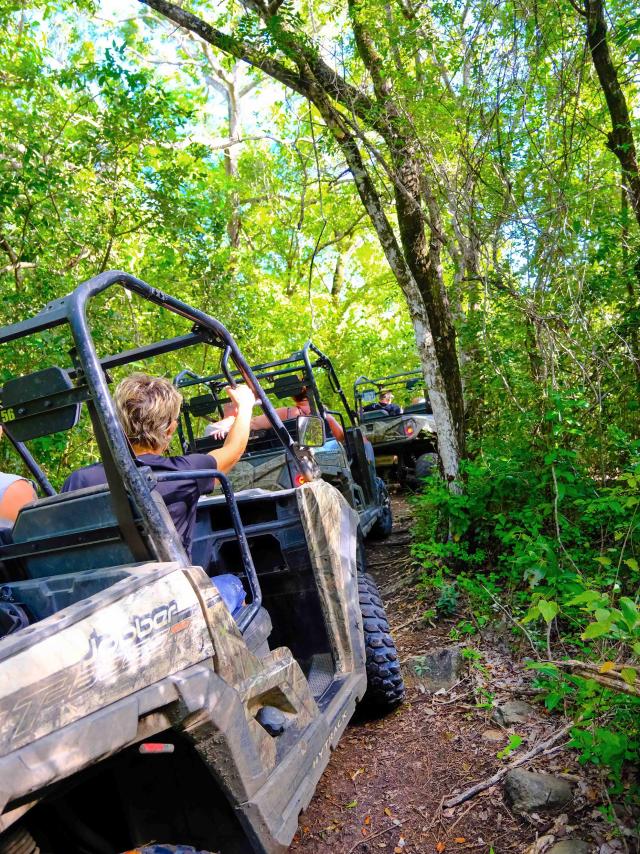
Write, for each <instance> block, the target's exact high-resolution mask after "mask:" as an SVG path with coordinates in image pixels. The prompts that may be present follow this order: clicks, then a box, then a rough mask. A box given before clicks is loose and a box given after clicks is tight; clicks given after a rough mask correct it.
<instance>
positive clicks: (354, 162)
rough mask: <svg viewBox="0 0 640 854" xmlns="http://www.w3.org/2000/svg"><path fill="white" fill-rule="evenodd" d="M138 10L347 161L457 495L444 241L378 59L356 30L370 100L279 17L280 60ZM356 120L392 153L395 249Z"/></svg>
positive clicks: (274, 32)
mask: <svg viewBox="0 0 640 854" xmlns="http://www.w3.org/2000/svg"><path fill="white" fill-rule="evenodd" d="M140 2H142V3H144V4H146V5H148V6H150V7H151V8H153V9H155V10H156V11H158V12H160V14H162V15H164V16H165V17H167V18H169V19H170V20H172V21H174V22H175V23H176V24H178V25H179V26H181V27H185V28H186V29H187V30H189V31H191V32H193V33H195V34H196V35H198V36H200V38H202V39H203V40H204V41H206V42H208V43H209V44H211V45H213V46H214V47H216V48H218V49H219V50H222V51H223V52H224V53H227V54H229V55H231V56H234V57H236V59H239V60H242V61H244V62H247V63H249V64H251V65H253V66H254V67H255V68H259V69H260V70H261V71H263V72H264V73H266V74H268V75H269V76H270V77H272V78H274V79H275V80H278V81H279V82H281V83H283V84H284V85H285V86H287V87H289V88H290V89H292V90H293V91H295V92H298V93H299V94H301V95H303V96H304V97H306V98H308V100H309V101H310V102H311V103H313V104H314V105H315V107H316V109H317V110H318V111H319V113H320V115H321V116H322V118H323V120H324V122H325V124H326V126H327V129H328V130H329V132H330V133H331V134H332V135H333V137H334V139H335V140H336V142H337V143H338V145H339V146H340V148H341V150H342V152H343V154H344V156H345V159H346V161H347V164H348V166H349V170H350V171H351V174H352V176H353V180H354V183H355V185H356V188H357V191H358V194H359V196H360V199H361V201H362V204H363V205H364V207H365V210H366V211H367V213H368V215H369V218H370V220H371V223H372V225H373V227H374V228H375V231H376V234H377V236H378V240H379V242H380V245H381V247H382V249H383V251H384V254H385V257H386V259H387V262H388V264H389V266H390V267H391V270H392V272H393V274H394V275H395V277H396V280H397V282H398V284H399V286H400V288H401V289H402V291H403V293H404V295H405V299H406V300H407V305H408V307H409V312H410V315H411V319H412V322H413V327H414V331H415V336H416V344H417V347H418V353H419V355H420V362H421V365H422V368H423V372H424V375H425V381H426V383H427V387H428V389H429V398H430V401H431V405H432V407H433V414H434V419H435V422H436V429H437V433H438V451H439V454H440V459H441V462H442V468H443V472H444V475H445V477H446V478H447V480H448V481H449V482H450V483H452V485H453V488H457V484H458V475H459V464H460V458H461V456H462V454H463V452H464V404H463V398H462V384H461V380H460V370H459V365H458V359H457V353H456V344H455V332H454V328H453V323H452V321H451V312H450V309H449V304H448V300H447V296H446V292H445V288H444V283H443V279H442V268H441V264H440V242H441V240H440V237H439V236H438V235H437V234H436V233H435V232H434V229H433V228H432V229H431V238H430V240H429V241H428V242H427V240H426V236H425V222H426V216H425V214H424V211H423V210H422V207H421V194H420V169H419V165H418V163H417V161H416V159H415V157H414V156H413V155H412V151H414V150H417V141H416V140H415V139H414V138H413V136H412V134H413V131H412V129H411V128H410V127H408V126H407V124H406V123H404V122H403V121H402V120H401V119H400V117H399V111H398V110H397V109H396V108H395V106H394V104H393V102H392V101H391V98H390V93H391V84H390V81H388V80H381V78H380V76H379V74H378V73H377V72H378V70H379V57H377V56H376V55H373V56H372V55H371V54H370V45H368V44H366V40H367V34H366V32H365V31H364V30H362V29H358V27H357V25H356V24H354V32H355V34H356V41H357V43H358V48H359V52H360V54H361V56H362V58H363V61H364V63H365V66H366V67H367V69H368V70H369V71H370V73H371V75H372V78H373V84H374V90H375V94H376V99H375V100H374V99H372V98H370V97H369V96H368V95H366V94H364V93H363V92H362V90H361V89H359V88H356V87H355V86H353V85H351V84H350V83H348V82H347V81H346V80H345V79H344V78H343V77H342V76H341V75H340V74H339V73H337V72H336V70H335V69H333V68H331V67H330V66H328V65H327V64H326V63H325V62H324V60H322V58H321V56H320V54H319V52H318V51H317V50H316V49H315V48H314V46H313V45H310V44H309V43H308V40H306V39H305V38H304V37H303V38H301V37H300V36H299V34H298V33H297V32H296V31H295V30H292V29H289V28H288V27H287V24H286V22H283V20H282V18H280V19H279V24H278V28H275V29H273V28H272V29H271V30H270V38H271V39H272V40H274V41H275V42H276V44H277V45H278V47H279V48H281V51H282V54H283V56H284V57H285V58H286V59H285V60H284V61H282V62H281V61H279V60H278V59H277V58H275V57H276V53H274V52H273V51H271V50H270V51H268V52H265V51H264V50H263V49H261V48H260V47H256V45H255V44H254V43H252V42H251V41H250V40H242V39H238V38H237V37H235V36H232V35H228V34H226V33H224V32H222V31H220V30H217V29H216V28H214V27H212V26H211V25H210V24H208V23H206V22H205V21H203V20H201V19H200V18H198V17H197V16H196V15H194V14H193V13H191V12H189V11H187V10H185V9H182V8H181V7H180V6H177V5H175V4H174V3H171V2H169V0H140ZM352 2H353V0H352ZM250 8H251V9H252V10H253V11H254V12H256V14H257V15H258V16H259V17H261V18H262V19H263V20H264V21H265V22H268V21H269V19H270V18H271V17H272V14H273V13H272V12H271V11H270V7H269V6H268V5H265V3H264V2H263V0H252V2H251V4H250ZM280 42H281V44H280ZM361 48H362V49H361ZM368 51H369V53H368ZM337 104H339V105H340V108H338V106H337ZM343 108H346V112H343ZM351 117H353V118H351ZM358 120H359V121H360V122H362V125H363V126H364V127H365V128H366V129H369V130H375V131H376V132H377V133H379V134H381V135H382V137H383V138H384V139H385V141H386V143H387V145H388V146H389V149H390V151H391V152H392V160H393V164H394V167H395V169H396V173H395V174H392V175H391V176H390V177H391V180H392V181H393V189H394V193H395V198H396V213H397V219H398V224H399V231H400V238H401V243H402V248H401V246H400V244H399V243H398V240H397V238H396V234H395V232H394V230H393V228H392V226H391V224H390V222H389V219H388V217H387V214H386V212H385V209H384V205H383V203H382V200H381V199H380V196H379V194H378V191H377V189H376V186H375V183H374V181H373V178H372V176H371V174H370V173H369V170H368V169H367V167H366V166H365V164H364V161H363V159H362V156H361V154H360V150H359V147H358V142H357V138H356V134H358V135H360V134H361V131H360V129H359V128H358V127H354V122H357V121H358Z"/></svg>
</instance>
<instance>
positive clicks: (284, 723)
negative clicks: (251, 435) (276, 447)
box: [0, 271, 403, 854]
mask: <svg viewBox="0 0 640 854" xmlns="http://www.w3.org/2000/svg"><path fill="white" fill-rule="evenodd" d="M116 285H118V286H122V287H123V288H124V289H126V290H127V292H128V295H129V296H131V301H132V302H131V305H130V306H129V305H128V308H129V307H131V308H132V310H135V308H136V306H135V305H134V304H135V303H137V302H141V306H142V308H144V309H146V311H145V313H144V316H145V317H146V318H153V316H154V313H157V312H160V311H164V314H165V316H167V317H168V318H169V319H170V320H171V322H172V323H174V324H179V323H184V321H186V323H187V327H186V329H185V334H181V335H176V336H175V337H172V338H169V339H166V340H160V341H154V342H152V343H149V344H145V345H143V346H139V347H136V348H135V349H132V350H127V351H123V352H117V353H115V354H114V355H105V356H98V354H97V352H96V346H95V343H94V340H93V338H92V335H91V332H90V328H89V323H88V320H87V317H88V314H87V310H88V309H91V307H92V306H93V309H91V312H90V316H91V317H93V316H95V315H94V311H98V310H100V306H102V308H103V309H104V306H105V305H107V307H108V306H110V305H112V303H111V302H110V301H111V300H114V301H116V302H117V300H118V298H119V297H118V294H119V293H120V294H122V292H121V291H120V288H118V287H114V286H116ZM139 297H140V298H142V299H141V300H138V298H139ZM128 302H129V301H128V300H126V299H125V300H122V303H123V304H125V305H127V304H128ZM168 312H171V313H173V314H172V315H169V314H168ZM107 316H110V315H107ZM189 327H190V328H189ZM147 328H149V325H148V326H147ZM67 339H69V340H68V343H69V344H70V345H71V350H70V351H67V349H66V345H63V343H62V342H63V341H65V340H67ZM12 342H15V343H14V344H13V346H14V347H18V348H19V349H20V352H21V354H22V356H23V357H24V354H25V353H27V352H31V351H33V358H34V362H35V363H36V364H37V365H38V370H37V371H35V372H34V373H31V374H29V375H25V376H13V377H12V378H11V379H9V380H7V381H6V382H5V383H4V386H3V387H2V390H1V409H0V414H1V415H2V420H3V422H4V425H5V427H6V430H7V433H8V434H9V436H10V439H11V442H12V444H13V445H14V447H15V449H16V450H17V451H18V452H19V453H20V455H21V457H22V459H23V461H24V462H25V463H26V464H27V466H28V467H29V469H30V470H31V472H32V476H33V477H34V478H35V480H36V481H37V482H38V484H39V486H40V489H41V491H42V493H44V497H43V498H40V499H39V500H37V501H35V502H34V503H32V504H30V505H27V506H26V507H25V508H23V509H22V511H21V512H20V515H19V516H18V519H17V521H16V523H15V525H14V526H13V528H12V529H9V530H4V531H3V532H2V545H0V627H1V632H0V634H1V635H2V637H1V639H0V851H1V852H3V854H8V852H11V854H18V852H20V854H35V852H41V854H107V852H110V854H114V852H122V851H125V850H130V849H133V848H135V847H137V846H139V847H140V848H142V847H143V846H145V847H144V850H145V852H146V851H149V852H160V851H166V850H171V851H174V850H176V851H178V850H179V851H191V850H192V849H191V848H190V847H188V846H197V847H198V849H206V850H207V851H213V852H218V851H220V852H243V854H245V852H248V851H249V850H253V851H256V852H281V851H284V850H285V848H286V846H287V845H288V844H289V842H290V841H291V838H292V836H293V834H294V832H295V830H296V827H297V821H298V814H299V812H300V811H301V810H302V809H303V808H304V807H305V806H306V804H307V803H308V802H309V800H310V798H311V797H312V795H313V791H314V789H315V786H316V783H317V781H318V778H319V777H320V774H321V773H322V771H323V768H324V767H325V765H326V763H327V761H328V759H329V755H330V752H331V750H332V748H333V747H335V745H336V743H337V741H338V739H339V738H340V735H341V734H342V732H343V730H344V728H345V727H346V725H347V723H348V721H349V719H350V718H351V716H352V714H353V712H354V709H355V707H356V703H357V702H358V701H359V700H360V699H361V698H363V697H364V701H363V702H364V703H369V704H370V705H371V708H373V709H377V710H379V711H382V712H384V711H387V710H389V709H391V708H393V707H394V706H395V705H396V704H397V703H398V702H400V700H401V699H402V696H403V686H402V678H401V675H400V669H399V665H398V659H397V654H396V651H395V648H394V645H393V641H392V639H391V637H390V635H389V627H388V624H387V622H386V619H385V614H384V610H383V607H382V604H381V602H380V599H379V597H378V594H377V592H376V589H375V585H374V583H373V581H372V579H371V578H370V577H369V576H368V575H366V574H365V573H364V572H363V570H364V565H363V557H362V552H361V551H359V550H358V538H357V533H356V532H357V524H358V519H357V515H356V514H355V513H354V511H353V510H352V509H351V508H350V507H349V506H348V505H347V503H346V501H345V500H344V498H343V497H342V496H341V495H340V493H339V492H338V491H337V490H336V489H334V488H333V487H332V486H331V485H330V484H328V483H327V482H326V481H324V480H322V479H319V478H317V477H316V476H315V475H316V472H315V468H314V465H313V461H312V460H311V458H310V456H309V454H308V452H307V451H306V450H305V449H304V448H303V447H301V446H300V445H298V444H297V442H296V441H294V439H292V437H291V436H290V435H289V433H288V432H287V430H286V429H285V428H284V427H283V425H282V423H281V421H280V419H279V418H278V416H277V414H276V413H275V412H274V411H273V409H272V407H271V405H270V403H269V401H268V399H267V398H266V396H265V394H264V392H263V390H262V389H261V387H260V385H259V383H258V381H257V379H256V377H255V375H254V374H253V372H252V371H251V369H250V368H249V367H248V366H247V364H246V362H245V360H244V359H243V357H242V354H241V353H240V351H239V350H238V347H237V346H236V344H235V342H234V340H233V338H232V337H231V336H230V334H229V333H228V332H227V330H226V329H225V328H224V327H223V326H222V325H221V324H220V323H219V322H218V321H216V320H215V319H213V318H212V317H210V316H208V315H206V314H204V313H203V312H201V311H199V310H197V309H195V308H193V307H191V306H189V305H187V304H185V303H183V302H181V301H180V300H178V299H175V298H173V297H171V296H169V295H167V294H165V293H163V292H161V291H159V290H157V289H156V288H152V287H150V286H149V285H147V284H145V283H144V282H142V281H140V280H138V279H135V278H134V277H132V276H130V275H128V274H125V273H122V272H119V271H113V272H107V273H103V274H101V275H99V276H97V277H96V278H94V279H91V280H89V281H87V282H84V283H83V284H81V285H80V286H79V287H78V288H77V289H76V290H75V291H73V293H71V294H70V295H68V296H67V297H64V298H63V299H58V300H56V301H54V302H52V303H50V304H49V305H47V306H46V307H45V308H44V309H43V310H42V311H41V312H40V313H39V314H37V315H36V316H34V317H32V318H29V319H27V320H24V321H22V322H19V323H16V324H14V325H11V326H7V327H4V328H2V329H0V345H2V346H0V354H1V355H0V364H4V365H5V366H6V365H9V364H10V363H11V359H10V354H11V353H12V352H14V351H13V350H10V349H9V346H8V345H10V344H11V343H12ZM193 346H201V347H202V348H203V349H204V350H205V355H206V356H207V358H211V355H210V354H212V353H214V354H215V353H220V354H221V356H222V360H221V363H222V369H223V372H224V373H228V374H229V377H228V380H229V382H233V381H234V377H232V376H231V375H230V369H229V364H228V362H229V359H231V360H232V363H233V365H234V366H235V369H237V370H238V371H239V373H240V374H241V375H242V377H243V379H244V380H245V381H246V382H247V383H249V384H250V385H251V386H252V387H253V389H254V391H255V393H256V394H257V395H258V397H259V398H260V399H261V401H262V405H263V410H264V411H265V412H266V413H267V415H268V416H269V418H270V419H271V422H272V424H273V431H274V433H275V434H276V435H277V436H278V437H279V439H280V441H281V442H282V445H283V447H284V449H285V450H284V452H285V453H286V454H287V457H288V459H289V460H290V462H291V465H292V466H293V467H294V468H295V470H296V471H297V472H298V473H299V474H300V475H301V476H302V479H303V480H304V483H303V484H302V485H301V486H300V487H299V488H292V489H283V490H281V491H279V492H266V491H263V490H255V489H254V490H250V491H248V492H241V493H240V494H238V495H237V496H234V493H233V490H232V488H231V487H230V485H229V482H228V479H227V478H226V477H224V475H222V474H221V473H214V474H215V476H216V477H217V478H218V481H219V483H220V485H221V487H222V494H220V495H215V496H211V497H208V496H206V497H204V498H203V499H201V500H200V503H199V505H198V513H197V524H196V530H195V536H194V541H193V555H192V558H191V559H189V558H188V557H187V555H186V553H185V551H184V549H183V546H182V543H181V540H180V538H179V536H178V534H177V531H176V529H175V527H174V525H173V522H172V520H171V517H170V516H169V514H168V512H167V509H166V506H165V505H164V502H163V501H162V499H161V498H160V497H159V495H158V491H157V489H156V484H157V483H158V482H160V481H161V480H162V479H163V478H174V479H179V478H184V474H183V473H182V472H164V473H162V472H153V471H152V470H151V469H149V468H148V467H145V466H143V465H141V462H140V460H136V458H135V457H134V456H133V454H132V451H131V449H130V447H129V445H128V443H127V441H126V437H125V436H124V433H123V432H122V429H121V427H120V425H119V423H118V421H117V418H116V413H115V409H114V405H113V401H112V399H111V395H110V391H109V385H110V383H111V382H112V380H115V379H116V378H117V374H118V372H119V371H120V370H121V369H123V370H124V368H125V367H126V366H130V365H131V364H132V363H135V366H136V368H140V367H141V366H145V367H147V365H148V363H152V364H153V366H154V368H156V372H157V366H158V364H160V365H162V364H163V360H170V359H171V358H173V357H172V356H171V354H173V353H175V351H177V350H180V349H181V348H186V347H193ZM29 348H31V349H29ZM215 348H220V349H219V350H216V349H215ZM3 351H4V352H3ZM51 351H53V357H52V358H53V360H54V361H53V364H51V363H50V362H47V358H48V356H49V355H50V353H51ZM67 352H69V356H68V357H67V355H66V353H67ZM47 365H48V366H47ZM87 413H88V417H89V418H90V420H91V429H92V430H93V435H94V436H95V440H96V442H97V446H98V448H99V452H100V457H101V460H102V462H103V465H104V467H105V470H106V476H107V480H108V484H107V485H105V486H97V487H91V488H87V489H82V490H77V491H74V492H66V493H61V494H56V492H55V490H54V489H53V487H52V486H51V483H50V481H49V479H48V478H47V475H46V474H45V473H44V472H43V471H42V469H41V468H40V467H39V465H38V464H37V462H36V461H35V459H34V457H33V456H32V454H31V453H30V451H29V450H27V447H26V446H25V445H24V443H25V442H29V441H30V440H36V439H40V438H41V437H45V436H46V437H49V436H52V435H53V434H59V435H58V438H60V436H61V435H63V434H62V433H61V431H68V430H71V429H72V428H73V429H76V430H82V429H88V426H87V415H86V414H87ZM79 419H80V423H79V424H78V421H79ZM76 425H78V426H77V427H76ZM82 435H85V436H86V435H87V434H82ZM47 443H48V447H49V449H51V447H52V446H53V444H54V440H52V439H48V440H47ZM38 444H39V443H36V445H35V446H34V447H35V449H36V450H37V447H38ZM59 444H60V443H59ZM62 444H63V445H64V442H63V443H62ZM62 459H64V457H63V458H62ZM191 474H192V475H193V474H194V473H193V472H192V473H191ZM196 474H198V473H196ZM199 474H200V476H205V475H204V473H203V472H200V473H199ZM211 474H212V472H211V471H207V476H211ZM229 575H233V576H234V577H235V578H236V579H237V578H239V579H240V580H241V581H242V584H243V586H244V596H245V602H239V603H238V604H237V607H234V609H233V613H232V611H231V610H230V608H228V607H227V605H226V604H225V601H224V600H223V598H222V597H221V595H220V592H219V591H220V589H222V588H221V578H222V577H223V576H229ZM217 585H218V586H217ZM156 843H166V846H168V847H165V845H162V846H160V845H157V844H156ZM171 846H177V847H176V848H174V847H171ZM183 846H184V847H183Z"/></svg>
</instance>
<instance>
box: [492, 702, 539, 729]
mask: <svg viewBox="0 0 640 854" xmlns="http://www.w3.org/2000/svg"><path fill="white" fill-rule="evenodd" d="M533 713H534V709H533V708H532V707H531V706H530V705H529V703H525V702H524V700H507V702H506V703H503V704H502V705H501V706H496V708H495V709H494V710H493V719H494V721H495V722H496V723H499V724H500V725H501V726H514V725H515V724H523V723H524V722H525V721H527V720H529V718H530V717H531V715H532V714H533Z"/></svg>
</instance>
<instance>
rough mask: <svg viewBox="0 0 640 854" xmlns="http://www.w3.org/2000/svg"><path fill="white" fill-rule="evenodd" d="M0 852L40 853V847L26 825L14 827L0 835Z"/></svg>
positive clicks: (17, 853)
mask: <svg viewBox="0 0 640 854" xmlns="http://www.w3.org/2000/svg"><path fill="white" fill-rule="evenodd" d="M0 854H40V848H39V847H38V843H37V842H36V841H35V839H34V838H33V836H32V835H31V834H30V833H29V831H28V830H27V828H26V827H16V828H11V829H10V830H7V832H6V833H5V834H3V835H2V836H0Z"/></svg>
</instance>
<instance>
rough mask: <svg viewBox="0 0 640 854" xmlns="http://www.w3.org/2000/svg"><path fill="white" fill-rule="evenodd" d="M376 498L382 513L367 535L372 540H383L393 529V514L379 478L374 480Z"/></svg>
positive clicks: (386, 493) (385, 485)
mask: <svg viewBox="0 0 640 854" xmlns="http://www.w3.org/2000/svg"><path fill="white" fill-rule="evenodd" d="M376 497H377V502H376V503H377V505H378V507H380V508H381V511H382V512H381V513H380V515H379V516H378V518H377V519H376V521H375V524H374V526H373V527H372V528H371V530H370V531H369V535H370V536H371V537H372V538H373V539H374V540H384V539H385V538H386V537H388V536H389V534H390V533H391V529H392V528H393V512H392V510H391V499H390V498H389V491H388V489H387V484H386V483H385V482H384V480H383V479H382V478H381V477H377V478H376Z"/></svg>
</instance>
